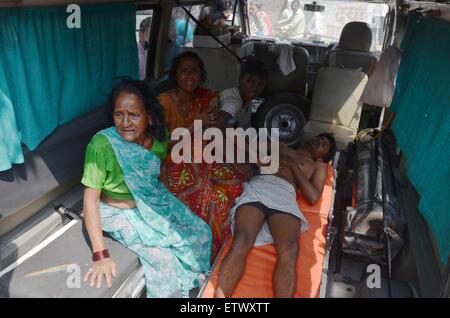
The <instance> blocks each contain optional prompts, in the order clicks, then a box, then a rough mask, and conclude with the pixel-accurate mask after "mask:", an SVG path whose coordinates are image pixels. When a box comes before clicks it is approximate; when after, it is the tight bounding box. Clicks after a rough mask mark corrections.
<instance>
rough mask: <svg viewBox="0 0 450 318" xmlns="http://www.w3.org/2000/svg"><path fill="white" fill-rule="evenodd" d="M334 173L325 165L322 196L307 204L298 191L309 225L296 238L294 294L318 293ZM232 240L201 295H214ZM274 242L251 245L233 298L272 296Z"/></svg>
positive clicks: (331, 201) (211, 272)
mask: <svg viewBox="0 0 450 318" xmlns="http://www.w3.org/2000/svg"><path fill="white" fill-rule="evenodd" d="M334 176H335V173H334V169H333V167H332V166H331V165H330V166H329V167H328V175H327V180H326V183H325V187H324V190H323V193H322V197H321V198H320V199H319V201H318V202H317V203H316V204H315V205H309V204H308V203H306V202H305V200H304V199H303V198H302V196H301V194H300V193H299V192H298V193H297V202H298V204H299V207H300V210H301V211H302V213H303V214H304V215H305V217H306V219H307V220H308V222H309V223H310V225H311V227H310V228H309V229H308V230H307V231H305V232H304V233H302V235H300V238H299V246H300V252H299V256H298V259H297V265H296V268H297V288H296V292H295V294H294V297H296V298H317V297H319V295H320V288H321V282H322V274H323V265H324V259H325V255H326V246H327V236H326V231H327V225H328V220H329V215H330V212H331V211H332V208H333V204H334V193H335V190H334V189H335V177H334ZM231 244H232V237H229V238H228V239H227V240H226V242H225V243H224V246H223V247H222V249H221V251H220V253H219V255H218V256H217V259H216V262H215V264H214V265H213V267H212V269H211V271H210V273H209V275H208V278H207V280H206V281H205V283H204V284H203V286H202V288H201V289H200V292H199V297H200V298H211V297H214V292H215V289H216V287H217V282H218V275H219V269H220V266H221V264H222V261H223V259H224V257H225V256H226V255H227V253H228V251H229V249H230V247H231ZM276 258H277V257H276V251H275V246H274V245H273V244H268V245H263V246H258V247H254V248H253V249H252V251H251V252H250V254H249V256H248V258H247V263H246V267H245V272H244V275H243V276H242V278H241V280H240V281H239V283H238V285H237V287H236V289H235V291H234V293H233V295H232V297H233V298H272V297H273V289H272V272H273V269H274V267H275V262H276Z"/></svg>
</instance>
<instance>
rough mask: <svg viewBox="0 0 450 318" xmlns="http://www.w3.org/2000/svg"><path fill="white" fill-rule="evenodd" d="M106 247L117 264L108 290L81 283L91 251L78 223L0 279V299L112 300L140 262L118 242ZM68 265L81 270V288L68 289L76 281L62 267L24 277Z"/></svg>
mask: <svg viewBox="0 0 450 318" xmlns="http://www.w3.org/2000/svg"><path fill="white" fill-rule="evenodd" d="M105 244H106V247H107V248H108V249H109V253H110V255H111V257H112V258H113V260H114V261H115V263H116V265H117V277H116V278H114V279H113V286H112V288H111V289H108V288H107V287H106V286H105V282H104V281H103V286H102V287H101V288H100V289H97V288H95V287H94V288H93V287H90V286H89V284H88V283H85V282H83V276H84V274H85V273H86V271H87V270H88V268H89V266H90V265H91V263H92V261H91V255H92V254H91V253H92V252H91V249H90V242H89V239H88V235H87V233H86V231H85V229H84V226H83V225H82V221H78V222H77V223H76V224H75V225H73V226H72V227H71V228H70V229H69V230H67V231H66V232H64V233H63V234H62V235H61V236H59V237H58V238H57V239H55V240H54V241H53V242H51V243H50V244H49V245H47V246H46V247H44V248H43V249H42V250H41V251H39V252H38V253H36V254H35V255H34V256H32V257H31V258H29V259H27V260H26V261H25V262H24V263H22V264H21V265H19V266H18V267H16V268H15V269H14V270H13V271H11V272H9V273H8V274H6V275H5V276H3V277H1V278H0V297H50V298H54V297H62V298H67V297H93V298H98V297H112V296H113V295H114V294H115V293H116V291H117V290H118V289H119V287H120V286H122V284H123V283H124V281H125V280H126V279H127V278H128V277H129V276H130V275H131V273H133V272H134V271H135V270H136V269H137V268H138V267H139V266H140V263H139V259H138V257H137V255H136V254H134V253H133V252H131V251H130V250H128V249H126V248H125V247H123V246H122V245H121V244H119V243H118V242H115V241H113V240H111V239H109V238H106V239H105ZM69 264H75V265H77V266H79V268H80V272H79V273H80V275H81V276H80V279H81V281H80V282H81V284H80V288H69V287H68V285H67V281H68V280H70V281H71V282H74V281H75V280H72V279H71V277H72V276H71V275H73V273H74V272H69V271H67V270H66V269H65V268H63V269H61V270H58V271H53V272H41V273H40V274H37V275H31V276H27V275H29V274H31V273H36V272H39V271H42V270H45V269H49V268H53V267H57V266H62V265H69ZM69 286H70V285H69Z"/></svg>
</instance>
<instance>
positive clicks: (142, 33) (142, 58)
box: [136, 10, 153, 80]
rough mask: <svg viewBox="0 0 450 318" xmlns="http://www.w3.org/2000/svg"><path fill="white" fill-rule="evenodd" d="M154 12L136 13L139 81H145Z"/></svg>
mask: <svg viewBox="0 0 450 318" xmlns="http://www.w3.org/2000/svg"><path fill="white" fill-rule="evenodd" d="M152 17H153V10H141V11H137V12H136V43H137V47H138V55H139V79H141V80H144V79H145V74H146V65H147V52H148V48H149V46H150V45H149V44H150V41H151V39H150V30H151V27H152Z"/></svg>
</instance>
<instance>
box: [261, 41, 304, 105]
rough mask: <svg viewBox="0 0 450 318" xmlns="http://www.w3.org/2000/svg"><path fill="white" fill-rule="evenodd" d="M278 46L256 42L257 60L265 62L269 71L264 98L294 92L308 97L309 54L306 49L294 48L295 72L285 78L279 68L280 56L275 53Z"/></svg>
mask: <svg viewBox="0 0 450 318" xmlns="http://www.w3.org/2000/svg"><path fill="white" fill-rule="evenodd" d="M275 46H276V44H273V43H264V42H261V43H259V42H255V43H254V48H253V52H254V55H255V57H256V58H258V59H260V60H261V61H263V62H264V63H265V64H266V66H267V68H268V69H269V77H268V82H267V85H266V88H265V89H264V92H263V94H262V97H264V98H267V97H269V96H272V95H275V94H278V93H281V92H294V93H298V94H300V95H302V96H306V93H307V85H306V81H307V78H308V60H309V54H308V51H306V49H304V48H302V47H299V46H294V49H293V53H292V57H293V59H294V63H295V66H296V69H295V71H293V72H291V73H290V74H288V75H287V76H285V75H284V74H283V73H282V72H281V70H280V67H279V66H278V63H277V59H278V55H277V53H275V52H274V48H275Z"/></svg>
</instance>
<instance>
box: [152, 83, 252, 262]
mask: <svg viewBox="0 0 450 318" xmlns="http://www.w3.org/2000/svg"><path fill="white" fill-rule="evenodd" d="M217 98H218V93H217V92H212V91H210V90H207V89H203V88H200V89H198V90H197V91H196V97H195V99H194V100H193V102H192V106H191V110H190V112H189V114H188V116H187V117H186V118H183V117H182V116H181V114H180V111H179V108H178V106H177V105H176V104H175V102H174V100H173V99H172V98H171V97H170V95H169V94H168V93H163V94H161V95H159V96H158V100H159V102H160V104H161V105H162V106H163V108H164V110H165V112H166V120H167V126H168V128H169V131H170V132H172V131H173V130H174V129H175V128H179V127H184V128H187V127H189V126H190V125H191V124H192V123H193V121H194V117H195V115H196V114H197V113H199V112H202V111H205V110H207V109H208V108H209V107H210V105H212V103H213V102H214V99H217ZM166 171H167V178H168V181H169V187H170V191H171V192H172V193H173V194H175V196H177V197H178V198H179V199H180V200H181V201H182V202H183V203H185V204H186V205H187V206H189V207H190V208H191V210H192V211H193V212H194V213H196V214H197V215H198V216H199V217H201V218H202V219H203V221H205V222H206V223H207V224H209V226H210V227H211V231H212V237H213V244H212V256H211V260H212V261H214V259H215V257H216V256H217V254H218V252H219V250H220V248H221V247H222V245H223V243H224V241H225V239H226V238H227V236H228V235H229V233H230V220H229V210H230V207H231V205H232V204H233V203H234V200H235V199H236V198H237V197H238V196H239V195H240V194H241V192H242V183H243V182H244V181H245V177H244V176H243V175H241V174H239V173H238V172H236V171H235V170H234V169H233V168H232V167H231V166H230V165H229V164H226V163H212V164H208V163H204V162H203V163H180V164H176V163H174V162H173V161H172V160H171V158H170V156H168V159H167V160H166Z"/></svg>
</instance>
